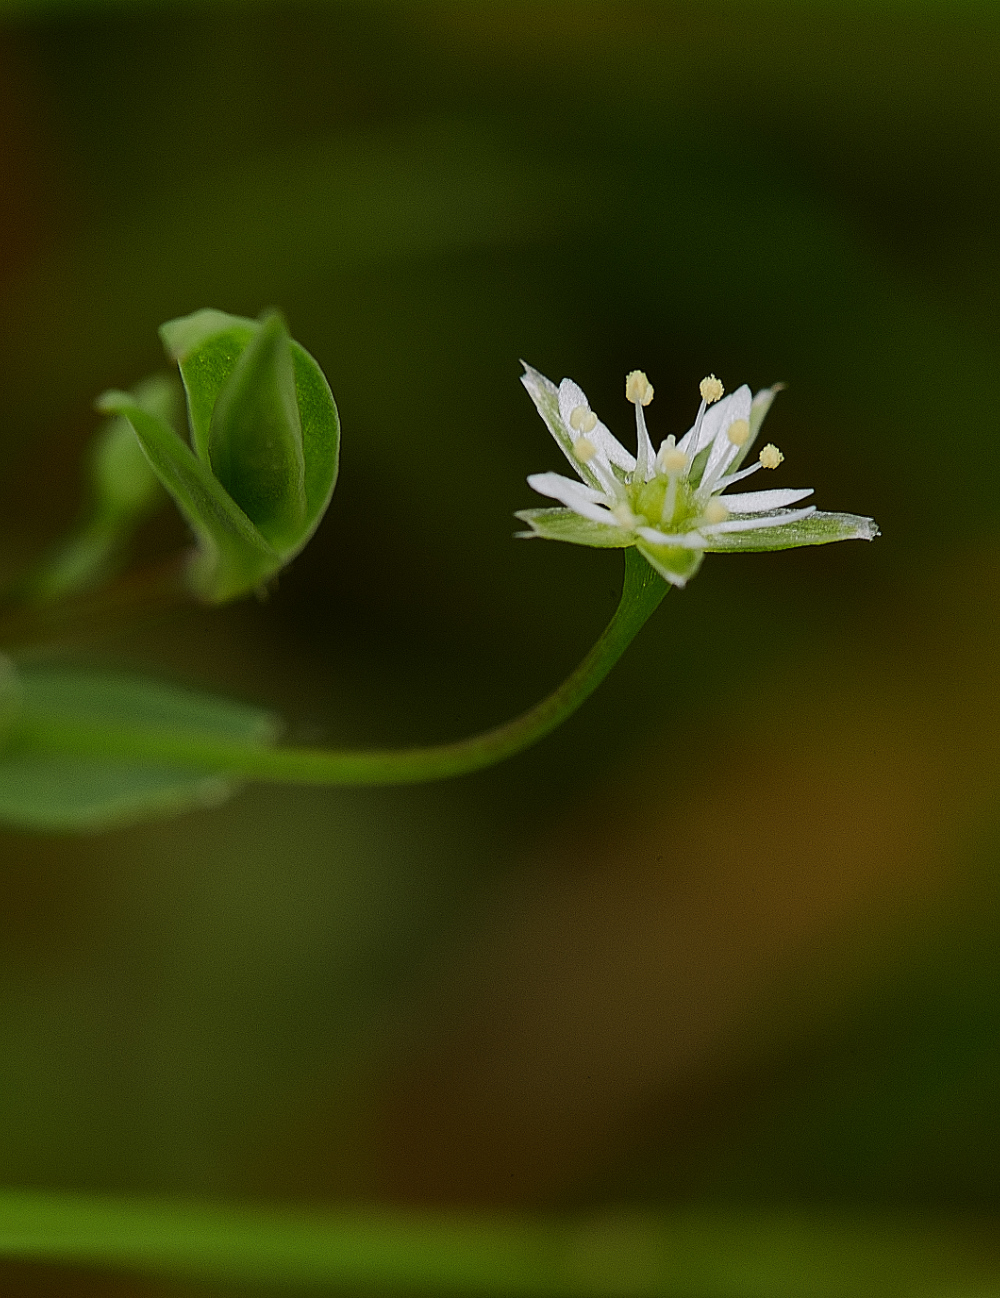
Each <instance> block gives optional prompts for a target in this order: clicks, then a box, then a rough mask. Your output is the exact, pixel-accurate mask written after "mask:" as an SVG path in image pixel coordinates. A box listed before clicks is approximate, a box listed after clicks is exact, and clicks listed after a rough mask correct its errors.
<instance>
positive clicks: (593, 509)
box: [528, 473, 617, 526]
mask: <svg viewBox="0 0 1000 1298" xmlns="http://www.w3.org/2000/svg"><path fill="white" fill-rule="evenodd" d="M528 486H529V487H531V488H532V490H533V491H537V492H538V494H539V495H540V496H551V497H552V499H553V500H558V501H559V503H560V504H562V505H565V506H566V507H567V508H568V509H572V510H573V512H574V513H576V514H579V515H580V517H581V518H589V519H590V520H591V521H592V522H594V523H609V524H613V525H614V526H617V522H616V520H615V516H614V514H612V512H611V510H610V509H607V508H602V507H601V506H600V505H599V504H597V502H598V501H599V500H606V499H607V497H606V496H603V495H602V494H601V493H600V492H599V491H594V490H592V489H591V488H590V487H584V486H583V485H581V483H579V482H574V481H573V479H572V478H564V477H563V476H562V474H561V473H533V474H532V475H531V476H530V477H529V479H528Z"/></svg>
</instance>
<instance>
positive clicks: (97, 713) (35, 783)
mask: <svg viewBox="0 0 1000 1298" xmlns="http://www.w3.org/2000/svg"><path fill="white" fill-rule="evenodd" d="M18 681H19V713H18V715H17V717H16V718H15V722H14V725H15V727H16V728H20V730H21V733H22V734H23V736H24V738H23V740H22V742H21V743H20V744H19V743H18V742H17V729H16V728H15V731H14V737H13V742H11V743H9V744H8V745H7V747H6V748H4V749H0V821H3V822H5V823H7V824H11V825H18V826H20V827H22V828H28V829H38V830H47V831H50V832H52V831H55V832H67V831H79V830H95V829H105V828H107V827H109V826H111V825H117V824H121V823H124V822H128V821H135V820H143V819H146V818H147V817H149V816H157V815H163V814H169V813H176V812H180V811H186V810H190V809H192V808H196V807H200V806H210V805H215V804H217V803H219V802H220V801H222V800H224V799H225V798H226V797H228V796H229V795H230V794H231V793H232V792H233V791H234V790H235V789H236V788H237V787H238V784H237V782H235V781H233V780H232V779H229V778H223V777H221V776H219V775H218V774H214V773H211V772H206V771H200V770H185V769H182V768H177V767H158V766H155V765H147V764H144V763H141V762H135V761H126V760H121V759H108V760H102V759H99V758H89V757H88V758H82V757H81V758H76V757H62V756H59V757H54V756H48V755H46V754H44V753H37V752H32V751H31V748H30V729H31V724H32V722H33V721H36V722H39V723H44V724H45V725H46V726H48V727H50V728H51V726H52V725H53V724H56V725H57V724H58V722H59V720H60V719H65V720H67V721H70V722H73V721H76V722H80V721H87V722H102V721H103V722H110V723H112V724H115V725H123V724H124V725H136V726H142V727H143V728H146V729H150V730H156V731H164V732H169V731H172V730H176V731H179V732H182V733H184V734H187V735H190V734H192V733H201V734H204V735H206V736H211V737H212V738H224V739H238V740H242V741H244V742H246V743H251V744H261V745H267V744H270V743H272V742H273V741H274V739H275V737H276V735H277V729H278V727H277V724H276V721H275V718H274V717H272V716H270V715H269V714H267V713H265V712H262V711H260V710H258V709H256V708H250V707H246V706H244V705H242V704H238V703H232V702H230V701H229V700H227V699H218V698H213V697H211V696H209V695H202V694H197V693H194V692H193V691H189V690H185V689H180V688H178V687H177V686H172V685H164V684H161V683H158V682H155V681H147V680H144V679H142V678H139V677H129V676H120V675H115V674H110V673H101V672H89V671H76V670H72V669H64V668H52V667H41V666H22V667H21V668H20V669H19V671H18Z"/></svg>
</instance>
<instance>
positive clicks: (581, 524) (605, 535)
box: [514, 509, 635, 550]
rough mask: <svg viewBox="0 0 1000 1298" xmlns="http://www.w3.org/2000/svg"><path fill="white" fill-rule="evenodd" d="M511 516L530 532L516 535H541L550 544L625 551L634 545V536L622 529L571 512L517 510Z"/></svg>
mask: <svg viewBox="0 0 1000 1298" xmlns="http://www.w3.org/2000/svg"><path fill="white" fill-rule="evenodd" d="M514 517H515V518H519V519H521V521H522V522H525V523H527V524H528V526H529V527H530V528H531V531H530V532H518V533H517V535H518V536H544V537H545V538H546V540H549V541H569V542H571V543H572V544H573V545H593V546H597V547H598V548H599V549H602V550H625V549H627V548H628V547H629V546H630V545H634V544H635V537H634V536H633V535H632V534H631V532H626V531H625V529H624V528H621V527H613V526H611V525H610V524H608V523H595V522H592V521H591V519H589V518H581V517H580V515H579V514H577V513H574V511H573V510H572V509H520V510H518V511H517V513H516V514H515V515H514Z"/></svg>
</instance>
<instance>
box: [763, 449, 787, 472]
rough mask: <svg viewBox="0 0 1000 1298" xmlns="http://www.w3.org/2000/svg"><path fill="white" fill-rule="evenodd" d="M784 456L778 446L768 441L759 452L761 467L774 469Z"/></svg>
mask: <svg viewBox="0 0 1000 1298" xmlns="http://www.w3.org/2000/svg"><path fill="white" fill-rule="evenodd" d="M784 458H785V457H784V456H783V455H782V454H781V452H780V451H779V450H778V448H777V447H776V446H775V445H774V444H773V443H772V442H768V444H767V445H766V446H765V447H764V449H763V450H762V451H761V453H760V463H761V468H764V469H776V468H777V467H778V465H779V464H780V463H781V461H782V460H783V459H784Z"/></svg>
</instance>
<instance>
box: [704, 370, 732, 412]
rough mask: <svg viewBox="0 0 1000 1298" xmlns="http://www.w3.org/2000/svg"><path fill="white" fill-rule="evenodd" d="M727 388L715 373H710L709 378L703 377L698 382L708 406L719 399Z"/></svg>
mask: <svg viewBox="0 0 1000 1298" xmlns="http://www.w3.org/2000/svg"><path fill="white" fill-rule="evenodd" d="M725 390H726V389H725V388H724V387H723V386H722V384H721V383H720V382H719V380H718V379H717V378H716V377H715V375H714V374H709V376H708V378H705V379H702V381H701V382H700V383H699V384H698V391H699V392H700V393H701V399H702V401H704V403H705V405H706V406H710V405H711V404H712V402H713V401H718V399H719V398H720V397H721V396H722V394H723V392H725Z"/></svg>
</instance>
